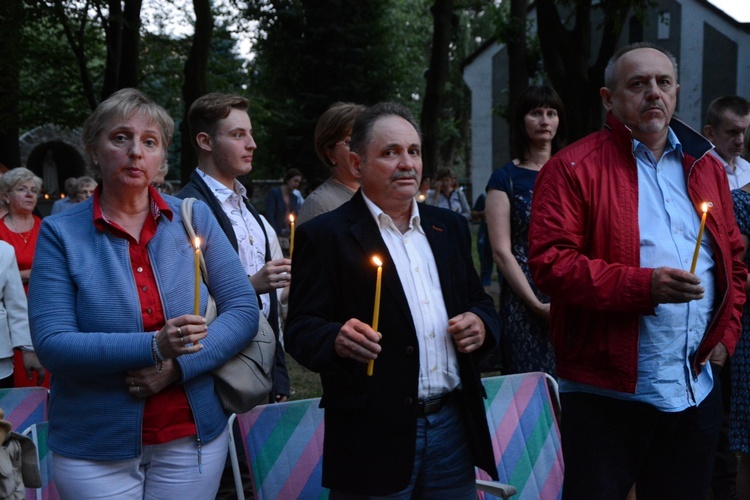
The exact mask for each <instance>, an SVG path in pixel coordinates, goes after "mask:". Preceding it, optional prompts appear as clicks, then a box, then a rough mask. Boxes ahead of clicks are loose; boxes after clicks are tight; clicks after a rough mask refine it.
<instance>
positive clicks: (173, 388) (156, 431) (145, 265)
mask: <svg viewBox="0 0 750 500" xmlns="http://www.w3.org/2000/svg"><path fill="white" fill-rule="evenodd" d="M148 190H149V196H150V201H151V213H150V216H147V217H146V221H145V223H144V224H143V228H141V234H140V238H139V241H136V240H135V238H133V237H132V236H130V235H129V234H128V233H127V232H126V231H124V230H123V229H122V228H121V227H120V226H118V225H117V224H116V223H115V222H112V221H109V220H107V219H106V217H105V215H104V214H103V213H102V209H101V202H100V198H99V197H100V195H101V185H100V186H99V187H97V188H96V191H94V196H93V203H94V225H95V226H96V227H97V229H99V230H100V231H105V230H107V229H108V230H109V231H111V232H112V234H113V235H115V236H117V237H118V238H123V239H126V240H128V243H129V250H130V264H131V266H132V270H133V278H134V279H135V284H136V288H137V289H138V298H139V300H140V303H141V317H142V320H143V328H144V330H145V332H146V334H147V335H152V332H155V331H157V330H160V329H161V328H162V327H163V326H164V323H165V319H164V310H163V308H162V304H161V299H160V297H159V289H158V286H157V283H156V278H155V277H154V271H153V268H152V267H151V261H150V259H149V256H148V251H147V246H148V242H149V241H151V238H153V237H154V234H156V228H157V224H158V223H159V217H160V215H161V214H162V213H163V214H164V215H165V216H166V217H167V218H168V219H169V220H170V221H171V220H172V210H171V209H170V208H169V206H168V205H167V204H166V203H165V202H164V200H163V199H162V197H161V196H160V195H159V193H158V192H157V191H156V190H155V189H153V188H152V187H149V188H148ZM123 383H124V381H123ZM196 432H197V431H196V428H195V420H194V419H193V412H192V410H191V409H190V404H189V402H188V399H187V395H186V394H185V389H184V388H183V386H182V385H180V384H172V385H170V386H168V387H165V388H164V389H162V390H161V392H159V393H158V394H154V395H153V396H151V397H149V398H147V399H146V407H145V409H144V411H143V435H142V440H143V444H144V445H151V444H160V443H167V442H169V441H173V440H175V439H180V438H183V437H187V436H194V435H195V434H196Z"/></svg>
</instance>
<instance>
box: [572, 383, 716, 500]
mask: <svg viewBox="0 0 750 500" xmlns="http://www.w3.org/2000/svg"><path fill="white" fill-rule="evenodd" d="M718 378H719V377H718V369H715V370H714V381H715V383H714V388H713V390H712V391H711V392H710V393H709V395H708V396H707V397H706V399H704V400H703V401H702V402H701V404H700V405H698V406H697V407H691V408H688V409H686V410H684V411H681V412H674V413H670V412H662V411H659V410H657V409H656V408H654V407H653V406H651V405H649V404H645V403H638V402H629V401H622V400H619V399H615V398H610V397H606V396H599V395H594V394H586V393H581V392H572V393H563V394H561V395H560V396H561V406H562V426H561V434H562V447H563V458H564V461H565V478H564V479H565V480H564V485H563V499H576V500H580V499H582V498H586V499H590V500H595V499H602V500H616V499H624V498H625V496H626V495H627V493H628V491H629V490H630V488H631V486H632V485H633V484H634V483H635V484H636V492H637V497H638V500H649V499H659V500H664V499H672V498H674V499H686V498H708V492H709V489H710V485H711V474H712V470H713V464H714V456H715V454H716V443H717V440H718V436H719V429H720V427H721V418H722V411H721V390H720V384H719V382H718Z"/></svg>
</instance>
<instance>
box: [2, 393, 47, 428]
mask: <svg viewBox="0 0 750 500" xmlns="http://www.w3.org/2000/svg"><path fill="white" fill-rule="evenodd" d="M0 408H2V409H3V411H4V412H5V420H7V421H8V422H10V423H11V424H12V425H13V430H14V431H16V432H22V431H24V430H26V428H27V427H29V426H30V425H31V424H36V423H39V422H44V421H46V420H47V389H45V388H44V387H18V388H15V389H0Z"/></svg>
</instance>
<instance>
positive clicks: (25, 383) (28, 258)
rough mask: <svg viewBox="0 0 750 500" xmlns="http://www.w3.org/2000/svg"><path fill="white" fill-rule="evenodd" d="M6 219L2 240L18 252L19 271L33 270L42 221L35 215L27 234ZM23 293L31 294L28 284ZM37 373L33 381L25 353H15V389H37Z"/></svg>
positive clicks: (0, 227)
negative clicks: (14, 228)
mask: <svg viewBox="0 0 750 500" xmlns="http://www.w3.org/2000/svg"><path fill="white" fill-rule="evenodd" d="M5 217H7V215H5V216H3V219H2V222H0V240H3V241H5V242H6V243H8V244H10V246H12V247H13V249H14V250H15V251H16V261H17V262H18V270H19V271H25V270H27V269H31V265H32V264H33V263H34V249H36V239H37V237H38V236H39V228H40V227H41V225H42V219H40V218H39V217H37V216H36V215H34V227H32V228H31V230H30V231H26V232H25V233H14V232H13V231H11V230H10V228H9V227H8V226H6V225H5ZM23 291H24V292H26V293H27V294H28V293H29V284H28V282H26V283H24V284H23ZM36 381H37V375H36V373H35V372H34V373H32V374H31V380H29V377H28V376H27V375H26V368H24V366H23V353H21V351H19V350H18V349H16V350H14V352H13V387H36V385H37V383H36ZM49 381H50V373H49V372H47V377H46V378H45V379H44V384H42V385H43V387H46V388H47V389H49Z"/></svg>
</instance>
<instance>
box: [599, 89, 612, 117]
mask: <svg viewBox="0 0 750 500" xmlns="http://www.w3.org/2000/svg"><path fill="white" fill-rule="evenodd" d="M599 95H600V96H602V106H604V109H605V110H607V111H610V110H611V109H612V91H611V90H609V89H608V88H607V87H602V88H600V89H599Z"/></svg>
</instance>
